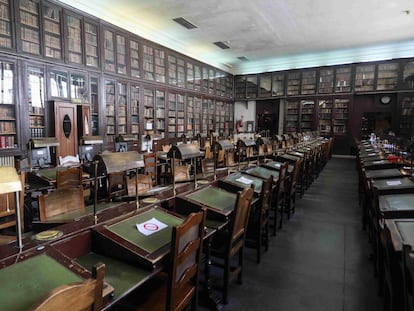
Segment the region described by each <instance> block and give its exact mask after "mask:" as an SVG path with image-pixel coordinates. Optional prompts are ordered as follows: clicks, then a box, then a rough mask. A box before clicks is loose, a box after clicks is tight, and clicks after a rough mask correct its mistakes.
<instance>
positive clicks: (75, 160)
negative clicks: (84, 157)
mask: <svg viewBox="0 0 414 311" xmlns="http://www.w3.org/2000/svg"><path fill="white" fill-rule="evenodd" d="M79 164H80V159H79V154H77V155H75V156H72V155H67V156H65V157H62V156H59V165H60V166H66V167H69V166H76V165H79Z"/></svg>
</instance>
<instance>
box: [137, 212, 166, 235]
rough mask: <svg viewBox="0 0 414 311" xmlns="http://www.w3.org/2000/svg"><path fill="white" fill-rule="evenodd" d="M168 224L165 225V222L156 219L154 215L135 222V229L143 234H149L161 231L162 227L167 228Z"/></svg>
mask: <svg viewBox="0 0 414 311" xmlns="http://www.w3.org/2000/svg"><path fill="white" fill-rule="evenodd" d="M167 227H168V225H166V224H165V223H163V222H161V221H159V220H158V219H156V218H155V217H153V218H151V219H149V220H147V221H145V222H143V223H140V224H137V229H138V231H139V232H141V233H142V234H143V235H146V236H148V235H151V234H153V233H155V232H158V231H161V230H162V229H164V228H167Z"/></svg>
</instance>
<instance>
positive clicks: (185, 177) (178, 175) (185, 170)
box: [174, 163, 190, 182]
mask: <svg viewBox="0 0 414 311" xmlns="http://www.w3.org/2000/svg"><path fill="white" fill-rule="evenodd" d="M189 180H190V167H189V166H188V164H187V163H184V164H182V165H174V181H175V182H180V181H189Z"/></svg>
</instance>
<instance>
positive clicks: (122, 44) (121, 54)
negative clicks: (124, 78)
mask: <svg viewBox="0 0 414 311" xmlns="http://www.w3.org/2000/svg"><path fill="white" fill-rule="evenodd" d="M116 72H117V73H119V74H123V75H126V73H127V56H126V39H125V36H122V35H120V34H117V35H116Z"/></svg>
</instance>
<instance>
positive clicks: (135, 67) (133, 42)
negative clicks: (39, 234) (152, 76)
mask: <svg viewBox="0 0 414 311" xmlns="http://www.w3.org/2000/svg"><path fill="white" fill-rule="evenodd" d="M129 53H130V67H131V76H132V77H135V78H140V77H141V62H140V57H139V53H140V43H139V42H138V40H137V39H135V38H133V39H130V40H129Z"/></svg>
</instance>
